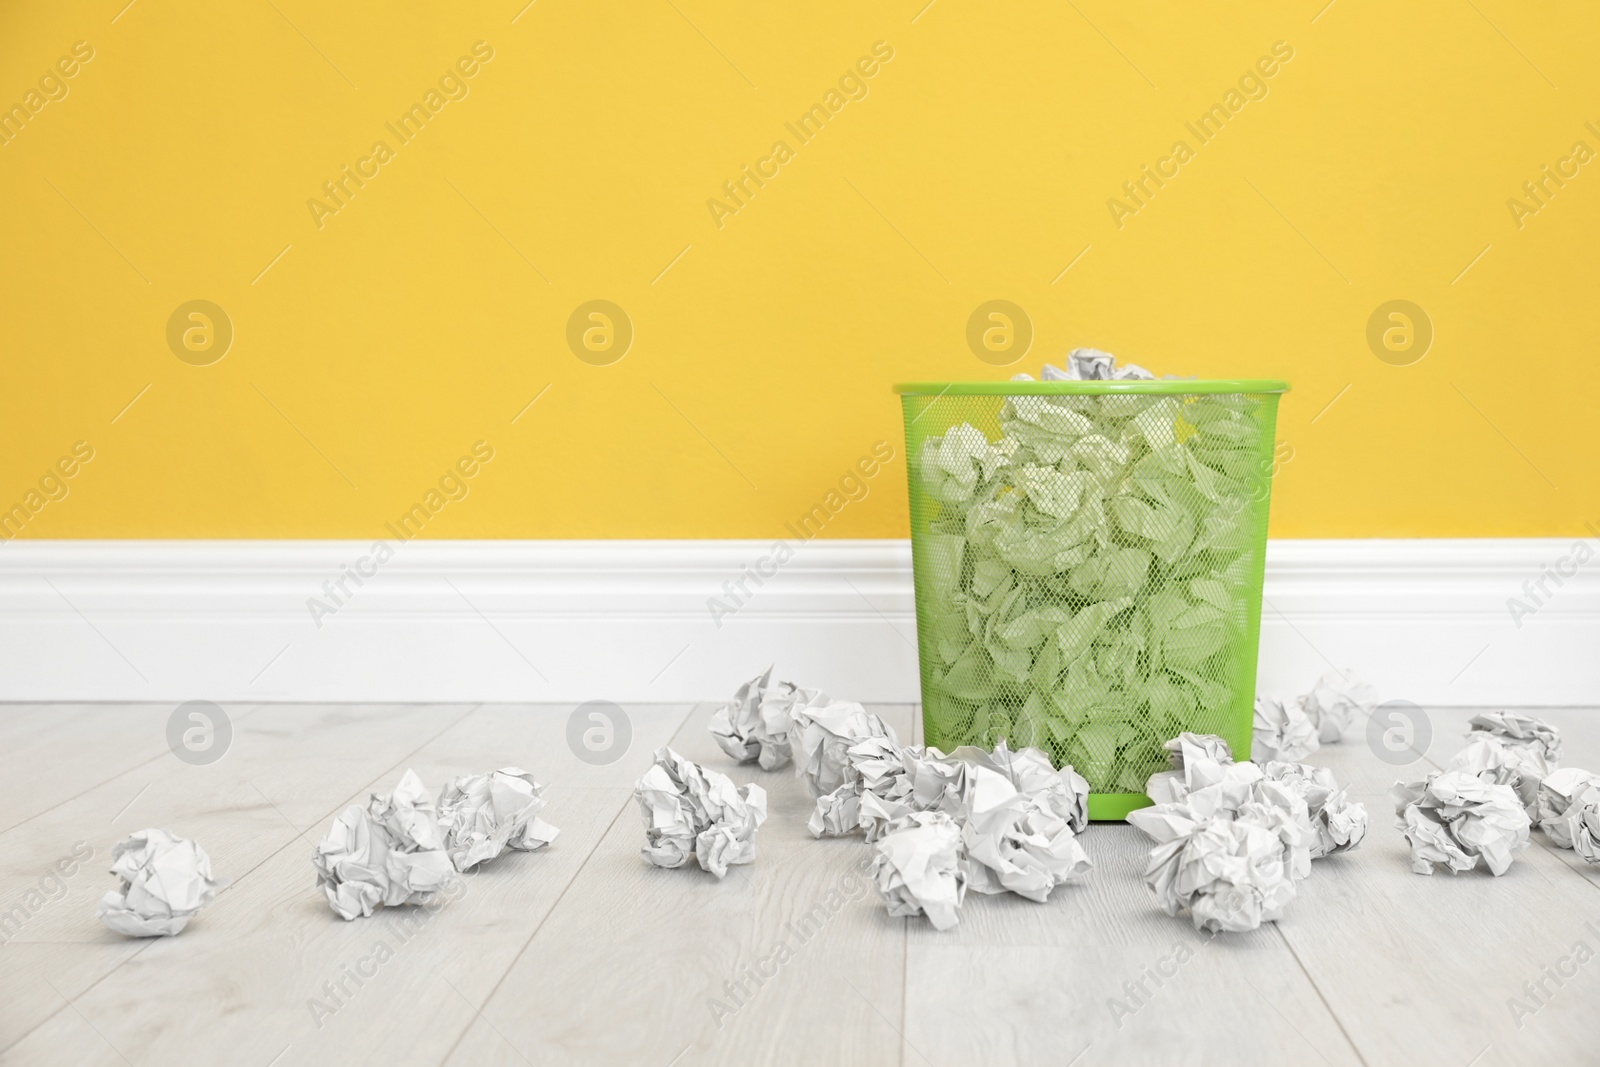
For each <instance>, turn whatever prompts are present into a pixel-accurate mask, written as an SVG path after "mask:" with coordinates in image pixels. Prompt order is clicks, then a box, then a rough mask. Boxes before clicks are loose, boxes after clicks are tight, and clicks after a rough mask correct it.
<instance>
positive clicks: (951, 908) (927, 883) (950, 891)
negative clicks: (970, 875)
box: [872, 811, 967, 930]
mask: <svg viewBox="0 0 1600 1067" xmlns="http://www.w3.org/2000/svg"><path fill="white" fill-rule="evenodd" d="M873 847H874V853H873V860H872V878H873V881H874V883H875V884H876V885H877V887H878V892H879V894H880V895H881V896H882V897H883V900H884V903H885V904H886V905H887V906H888V909H889V914H890V915H893V916H897V917H898V916H915V915H926V916H927V917H928V921H929V922H931V923H932V924H933V925H934V928H935V929H938V930H948V929H950V928H951V927H953V926H955V925H956V923H957V922H958V921H959V919H958V917H957V915H956V912H957V910H958V909H959V908H960V907H961V904H962V901H964V900H965V899H966V895H967V873H966V864H965V863H964V862H963V861H962V854H961V853H962V846H961V827H960V825H959V824H957V822H956V821H955V820H954V819H952V818H951V817H950V816H949V815H946V814H945V813H944V812H942V811H921V812H913V813H912V814H910V815H907V816H905V817H904V818H902V819H899V820H897V821H896V822H895V823H894V824H893V825H891V826H890V827H889V832H888V833H887V834H885V835H884V837H883V838H882V839H881V840H880V841H879V842H878V843H877V844H876V845H875V846H873Z"/></svg>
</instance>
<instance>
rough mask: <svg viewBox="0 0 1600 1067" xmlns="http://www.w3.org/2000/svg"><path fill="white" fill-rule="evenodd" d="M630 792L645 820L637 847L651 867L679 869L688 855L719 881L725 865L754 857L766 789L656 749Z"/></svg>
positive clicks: (765, 816)
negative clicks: (641, 845)
mask: <svg viewBox="0 0 1600 1067" xmlns="http://www.w3.org/2000/svg"><path fill="white" fill-rule="evenodd" d="M633 796H634V800H635V801H636V802H637V803H638V805H639V811H640V813H641V814H642V815H643V816H644V823H645V845H644V848H643V849H641V850H640V851H641V853H642V855H643V856H644V858H645V859H646V860H648V861H649V862H650V863H652V864H654V865H655V866H657V867H682V866H683V865H684V864H686V863H688V862H689V857H690V856H691V855H692V856H694V858H695V859H696V861H698V862H699V864H700V868H701V869H702V870H705V871H709V872H710V873H712V874H714V875H716V876H717V878H718V879H721V878H723V877H725V876H726V875H727V873H728V867H729V866H731V865H733V864H742V863H750V862H752V861H753V860H754V859H755V857H756V830H757V829H759V828H760V826H761V824H762V823H764V822H766V820H767V791H766V790H765V789H762V788H761V787H760V786H759V785H756V784H755V783H753V782H752V783H750V784H748V785H745V786H743V787H742V788H741V787H736V786H735V785H734V784H733V780H732V779H730V778H729V777H728V776H727V775H725V774H718V773H717V772H716V771H710V770H707V769H705V768H704V767H701V766H700V765H699V764H697V763H694V762H691V761H690V760H687V759H685V758H684V757H682V756H680V755H679V754H678V753H676V752H674V751H673V750H672V749H671V748H660V749H657V750H656V754H655V763H654V764H653V765H652V766H651V767H650V769H649V770H648V771H646V772H645V774H644V777H643V778H640V779H639V781H638V782H637V783H636V784H635V785H634V792H633Z"/></svg>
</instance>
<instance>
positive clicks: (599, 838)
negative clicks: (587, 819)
mask: <svg viewBox="0 0 1600 1067" xmlns="http://www.w3.org/2000/svg"><path fill="white" fill-rule="evenodd" d="M699 706H700V705H699V704H691V705H690V706H689V707H688V708H686V709H685V710H684V713H683V718H682V719H680V720H678V725H677V726H676V727H674V728H673V731H672V734H671V735H670V736H671V738H672V739H673V740H676V739H677V736H678V733H679V731H681V730H682V729H683V727H684V725H685V724H686V723H688V721H689V717H690V716H691V715H693V714H694V711H695V709H696V708H698V707H699ZM668 743H669V744H670V743H671V742H670V741H669V742H668ZM631 799H633V798H632V795H631V794H629V795H626V796H624V797H623V798H622V803H621V804H619V805H617V813H616V814H615V815H613V816H612V817H611V821H610V822H609V823H607V824H606V828H605V829H604V830H602V831H600V833H599V834H597V835H596V836H595V839H594V844H593V845H592V846H590V848H589V851H588V852H586V853H584V857H583V861H582V862H581V863H579V864H578V869H577V870H575V871H573V872H572V877H571V878H569V879H567V884H566V885H564V886H562V887H561V892H560V893H558V894H557V895H556V899H555V900H553V901H551V902H550V910H549V911H546V912H545V913H544V917H543V918H541V919H540V920H539V922H538V924H537V925H536V926H534V928H533V932H532V933H530V934H529V935H528V940H526V941H524V942H523V943H522V947H521V948H520V949H518V950H517V954H516V955H515V956H513V957H511V961H510V962H509V963H507V964H506V969H505V970H503V971H501V972H500V977H499V978H497V979H495V983H494V988H493V989H491V990H489V995H488V996H486V997H484V998H483V1008H479V1009H478V1011H479V1012H480V1013H481V1012H482V1011H483V1009H484V1008H487V1007H488V1006H489V1002H490V1001H492V1000H493V999H494V997H495V994H496V993H498V992H500V987H501V986H502V985H504V984H505V981H506V976H507V975H509V974H510V973H511V972H512V971H514V970H516V969H517V964H518V963H519V962H521V960H522V957H523V954H524V953H526V952H527V951H528V947H529V946H530V945H532V944H533V939H534V938H536V937H538V936H539V931H540V930H543V929H544V924H545V923H547V922H549V921H550V916H552V915H554V914H555V913H556V909H557V908H559V907H560V906H561V902H562V901H563V900H565V899H566V897H567V890H569V889H571V888H572V887H573V886H574V885H575V884H576V883H577V881H578V878H579V876H580V875H582V874H583V869H584V868H585V867H587V866H589V861H590V860H591V859H593V858H594V854H595V853H596V852H597V851H599V849H600V846H601V845H602V844H603V843H604V842H605V839H606V836H607V835H608V834H610V833H611V828H612V827H614V826H616V825H617V820H618V819H620V818H622V813H623V812H625V811H627V810H628V802H629V801H630V800H631ZM473 1021H474V1020H473V1019H468V1020H467V1022H466V1024H465V1025H464V1026H462V1027H461V1033H459V1034H457V1035H456V1039H455V1042H454V1043H453V1044H451V1046H450V1048H449V1050H448V1051H446V1052H445V1054H444V1058H443V1059H441V1060H440V1061H439V1065H440V1067H444V1065H445V1064H447V1063H449V1062H450V1058H451V1057H452V1056H454V1055H455V1054H456V1049H458V1048H460V1047H461V1042H463V1041H465V1040H466V1038H467V1034H468V1033H469V1032H470V1031H471V1030H472V1024H473ZM502 1036H504V1035H502ZM509 1040H510V1039H509V1038H507V1041H509ZM512 1048H513V1049H514V1050H515V1051H516V1052H517V1054H518V1055H521V1054H522V1050H521V1049H518V1048H517V1047H516V1046H515V1045H513V1046H512Z"/></svg>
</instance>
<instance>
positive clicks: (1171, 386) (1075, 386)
mask: <svg viewBox="0 0 1600 1067" xmlns="http://www.w3.org/2000/svg"><path fill="white" fill-rule="evenodd" d="M894 391H895V392H897V393H900V394H902V395H909V396H1071V395H1085V394H1089V395H1095V394H1107V393H1144V394H1156V395H1165V396H1174V395H1187V394H1194V393H1286V392H1288V391H1289V383H1288V382H1283V381H1279V380H1277V379H1275V378H1160V379H1156V380H1153V381H1148V380H1128V381H1115V382H1016V381H1004V382H897V383H896V384H895V386H894Z"/></svg>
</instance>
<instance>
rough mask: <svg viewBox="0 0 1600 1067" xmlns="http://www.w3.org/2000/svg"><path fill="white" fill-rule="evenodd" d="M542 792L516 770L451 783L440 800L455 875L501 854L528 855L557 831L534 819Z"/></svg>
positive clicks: (540, 807) (441, 822) (529, 777)
mask: <svg viewBox="0 0 1600 1067" xmlns="http://www.w3.org/2000/svg"><path fill="white" fill-rule="evenodd" d="M543 792H544V787H543V786H542V785H540V784H539V783H538V782H536V781H534V780H533V775H531V774H529V773H528V772H527V771H525V770H523V769H522V768H521V767H502V768H501V769H500V770H498V771H491V772H490V773H488V774H473V775H468V776H466V777H464V778H455V779H452V780H451V782H450V784H449V785H447V786H445V787H444V792H443V793H442V794H440V796H439V825H440V827H441V829H442V830H443V835H444V847H445V851H446V852H448V853H449V854H450V861H451V863H453V864H454V865H455V868H456V870H458V871H467V870H471V869H472V868H473V867H476V866H477V865H478V864H480V863H482V862H484V861H485V860H492V859H494V858H495V857H496V856H498V855H500V853H501V852H503V851H505V850H506V849H508V848H510V849H515V850H517V851H520V852H532V851H534V850H536V849H541V848H543V847H545V846H546V845H548V844H549V843H550V842H552V841H554V840H555V839H556V836H557V835H558V834H560V833H561V831H560V830H558V829H556V828H555V827H554V826H551V825H550V824H549V823H547V822H545V821H544V820H543V819H541V818H539V817H538V813H539V812H540V811H541V810H543V808H544V806H545V805H546V804H547V803H548V801H546V800H545V799H544V797H543V796H541V795H540V794H542V793H543Z"/></svg>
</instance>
